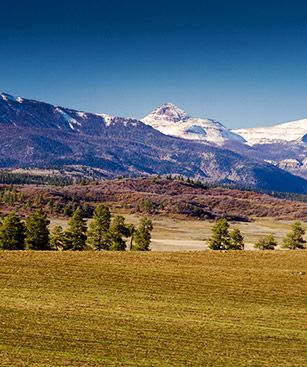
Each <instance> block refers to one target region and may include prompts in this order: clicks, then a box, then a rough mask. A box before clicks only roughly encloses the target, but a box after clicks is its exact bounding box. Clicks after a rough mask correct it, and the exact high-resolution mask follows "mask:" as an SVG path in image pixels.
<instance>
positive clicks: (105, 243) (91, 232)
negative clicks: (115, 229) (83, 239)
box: [87, 204, 111, 251]
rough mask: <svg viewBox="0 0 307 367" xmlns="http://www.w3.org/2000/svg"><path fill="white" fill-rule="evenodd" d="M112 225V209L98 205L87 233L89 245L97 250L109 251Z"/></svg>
mask: <svg viewBox="0 0 307 367" xmlns="http://www.w3.org/2000/svg"><path fill="white" fill-rule="evenodd" d="M110 223H111V213H110V209H109V208H108V207H107V206H105V205H103V204H100V205H98V206H97V207H96V209H95V211H94V216H93V220H92V222H91V223H90V225H89V229H88V232H87V243H88V244H89V245H90V246H91V247H93V248H94V249H95V250H98V251H100V250H109V247H110V238H109V235H108V234H109V229H110Z"/></svg>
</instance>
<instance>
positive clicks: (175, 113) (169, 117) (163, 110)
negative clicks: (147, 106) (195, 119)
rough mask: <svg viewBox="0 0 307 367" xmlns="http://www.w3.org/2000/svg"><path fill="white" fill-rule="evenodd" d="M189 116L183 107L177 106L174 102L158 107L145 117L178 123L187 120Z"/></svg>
mask: <svg viewBox="0 0 307 367" xmlns="http://www.w3.org/2000/svg"><path fill="white" fill-rule="evenodd" d="M188 118H189V116H188V115H187V113H186V112H185V111H183V110H182V109H181V108H179V107H177V106H176V105H174V104H173V103H169V102H168V103H164V104H163V105H162V106H160V107H158V108H157V109H155V110H154V111H152V112H151V113H150V114H149V115H148V116H146V117H145V118H144V120H145V119H148V120H150V121H152V120H156V121H168V122H170V123H177V122H182V121H185V120H187V119H188Z"/></svg>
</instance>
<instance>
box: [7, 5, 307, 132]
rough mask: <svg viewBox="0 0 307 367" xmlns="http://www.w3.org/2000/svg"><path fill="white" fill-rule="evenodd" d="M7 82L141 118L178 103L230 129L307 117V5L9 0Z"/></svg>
mask: <svg viewBox="0 0 307 367" xmlns="http://www.w3.org/2000/svg"><path fill="white" fill-rule="evenodd" d="M0 90H2V91H5V92H7V93H10V94H14V95H20V96H23V97H28V98H34V99H39V100H44V101H47V102H51V103H54V104H59V105H63V106H67V107H72V108H76V109H80V110H85V111H92V112H104V113H110V114H114V115H121V116H134V117H138V118H139V117H142V116H143V115H145V114H147V113H148V112H150V111H151V110H152V109H153V108H155V107H157V106H159V105H160V104H162V103H163V102H173V103H175V104H177V105H178V106H180V107H182V108H183V109H185V110H186V111H187V112H189V113H190V114H191V115H193V116H199V117H212V118H216V119H218V120H220V121H221V122H223V123H224V124H225V125H227V126H229V127H231V128H238V127H246V126H254V125H267V124H273V123H277V122H284V121H288V120H294V119H298V118H303V117H307V103H306V101H307V4H306V1H296V0H292V1H283V0H279V1H270V0H267V1H263V0H257V1H256V0H255V1H252V0H250V1H247V0H244V1H243V0H232V1H230V0H210V1H206V0H203V1H194V0H188V1H173V0H170V1H167V0H164V1H160V0H154V1H150V0H143V1H139V0H117V1H116V0H108V1H104V0H100V1H99V0H96V1H94V0H82V1H78V0H74V1H71V0H67V1H65V0H62V1H58V0H52V1H51V0H50V1H49V0H45V1H42V0H39V1H38V0H27V1H24V0H15V1H1V7H0Z"/></svg>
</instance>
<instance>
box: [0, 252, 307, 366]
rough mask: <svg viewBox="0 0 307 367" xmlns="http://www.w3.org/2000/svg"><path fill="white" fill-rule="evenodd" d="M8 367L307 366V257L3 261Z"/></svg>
mask: <svg viewBox="0 0 307 367" xmlns="http://www.w3.org/2000/svg"><path fill="white" fill-rule="evenodd" d="M0 273H1V275H0V325H1V334H0V365H1V366H36V367H49V366H50V367H51V366H80V367H81V366H82V367H89V366H142V367H143V366H176V367H178V366H223V367H225V366H227V367H228V366H235V367H240V366H242V367H243V366H244V367H245V366H253V367H256V366H257V367H258V366H259V367H265V366H270V367H272V366H273V367H279V366H283V367H286V366H292V367H294V366H297V367H304V366H306V365H307V356H306V350H307V309H306V304H307V282H306V279H307V278H306V277H307V275H306V273H307V252H306V251H275V252H256V251H253V252H251V251H245V252H236V253H232V252H227V253H220V252H210V251H205V252H188V253H159V252H150V253H129V252H128V253H127V252H126V253H97V252H82V253H78V252H74V253H72V252H54V253H42V252H19V253H18V252H0Z"/></svg>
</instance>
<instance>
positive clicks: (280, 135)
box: [234, 119, 307, 145]
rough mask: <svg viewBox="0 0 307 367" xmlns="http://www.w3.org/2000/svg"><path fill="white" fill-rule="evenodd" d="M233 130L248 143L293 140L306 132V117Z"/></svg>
mask: <svg viewBox="0 0 307 367" xmlns="http://www.w3.org/2000/svg"><path fill="white" fill-rule="evenodd" d="M234 132H235V133H236V134H238V135H241V136H242V137H243V138H244V139H245V140H246V141H247V143H248V144H249V145H255V144H272V143H280V142H289V141H295V140H299V139H302V138H303V136H304V135H305V134H306V133H307V119H303V120H297V121H292V122H287V123H285V124H280V125H275V126H266V127H254V128H251V129H239V130H234Z"/></svg>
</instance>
